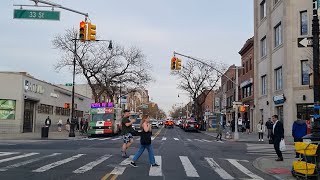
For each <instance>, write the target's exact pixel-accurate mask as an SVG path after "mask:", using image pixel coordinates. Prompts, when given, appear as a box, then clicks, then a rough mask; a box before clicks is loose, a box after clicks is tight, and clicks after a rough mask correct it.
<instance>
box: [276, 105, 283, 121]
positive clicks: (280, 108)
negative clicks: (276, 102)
mask: <svg viewBox="0 0 320 180" xmlns="http://www.w3.org/2000/svg"><path fill="white" fill-rule="evenodd" d="M276 110H277V111H276V112H277V115H278V118H279V121H281V122H282V123H283V120H284V119H283V106H277V107H276Z"/></svg>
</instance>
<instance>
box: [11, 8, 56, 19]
mask: <svg viewBox="0 0 320 180" xmlns="http://www.w3.org/2000/svg"><path fill="white" fill-rule="evenodd" d="M13 18H16V19H38V20H56V21H59V20H60V12H59V11H38V10H25V9H15V10H14V11H13Z"/></svg>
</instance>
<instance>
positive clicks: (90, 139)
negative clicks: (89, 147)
mask: <svg viewBox="0 0 320 180" xmlns="http://www.w3.org/2000/svg"><path fill="white" fill-rule="evenodd" d="M97 139H99V138H88V139H87V140H89V141H93V140H97Z"/></svg>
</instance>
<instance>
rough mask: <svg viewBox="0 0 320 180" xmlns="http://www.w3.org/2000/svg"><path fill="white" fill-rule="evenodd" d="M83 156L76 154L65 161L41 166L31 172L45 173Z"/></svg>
mask: <svg viewBox="0 0 320 180" xmlns="http://www.w3.org/2000/svg"><path fill="white" fill-rule="evenodd" d="M83 155H85V154H77V155H75V156H72V157H70V158H67V159H64V160H61V161H57V162H54V163H51V164H48V165H45V166H42V167H40V168H38V169H35V170H33V171H32V172H45V171H47V170H50V169H52V168H55V167H57V166H60V165H62V164H65V163H68V162H70V161H73V160H75V159H78V158H79V157H81V156H83Z"/></svg>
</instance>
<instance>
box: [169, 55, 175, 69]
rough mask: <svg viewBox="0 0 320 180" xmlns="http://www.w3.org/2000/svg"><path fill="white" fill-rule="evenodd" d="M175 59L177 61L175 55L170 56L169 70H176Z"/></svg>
mask: <svg viewBox="0 0 320 180" xmlns="http://www.w3.org/2000/svg"><path fill="white" fill-rule="evenodd" d="M176 61H177V58H176V57H172V58H171V66H170V67H171V70H176Z"/></svg>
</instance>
